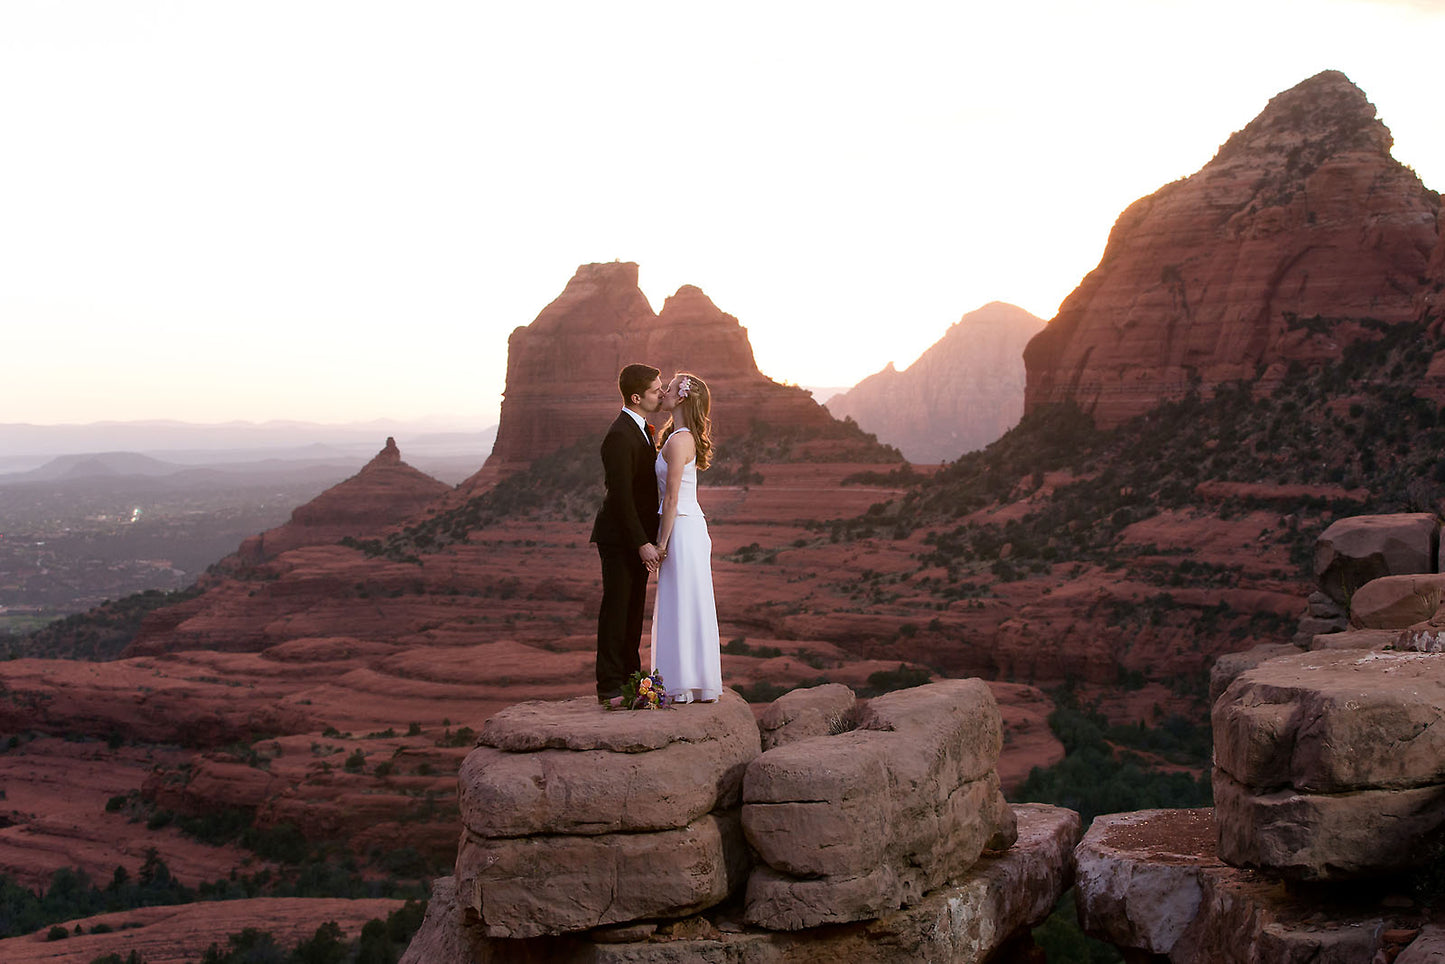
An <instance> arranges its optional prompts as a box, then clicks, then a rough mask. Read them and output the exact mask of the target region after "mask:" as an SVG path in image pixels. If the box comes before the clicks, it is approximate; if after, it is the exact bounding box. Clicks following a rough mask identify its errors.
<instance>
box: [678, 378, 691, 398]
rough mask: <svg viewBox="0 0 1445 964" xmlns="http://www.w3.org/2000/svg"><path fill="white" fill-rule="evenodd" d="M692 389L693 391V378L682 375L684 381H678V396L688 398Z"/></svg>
mask: <svg viewBox="0 0 1445 964" xmlns="http://www.w3.org/2000/svg"><path fill="white" fill-rule="evenodd" d="M691 391H692V379H691V378H688V377H687V376H686V375H684V376H682V381H680V382H678V383H677V397H678V398H687V396H688V394H689V393H690V392H691Z"/></svg>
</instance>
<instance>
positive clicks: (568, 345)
mask: <svg viewBox="0 0 1445 964" xmlns="http://www.w3.org/2000/svg"><path fill="white" fill-rule="evenodd" d="M634 362H641V363H644V364H649V365H652V366H653V367H655V368H659V369H661V370H662V372H663V379H664V381H666V380H667V378H669V377H670V376H671V375H672V373H674V372H676V371H679V370H687V371H691V372H694V373H696V374H697V375H699V376H701V377H702V378H703V379H704V380H705V381H706V382H707V384H708V387H709V388H711V389H712V393H713V425H714V428H715V429H716V431H717V433H718V434H719V435H720V436H723V437H727V436H737V435H740V434H743V433H745V432H746V431H747V430H748V428H749V427H750V425H751V424H752V423H754V422H766V423H769V424H772V425H801V426H805V427H806V426H810V425H816V426H820V427H821V426H826V425H828V424H830V423H831V422H832V419H831V417H830V416H829V415H828V413H827V411H825V410H824V409H823V407H822V406H821V405H819V404H818V403H817V402H815V401H813V398H812V396H811V395H810V394H809V393H808V392H806V391H804V390H803V389H800V388H795V387H788V386H784V385H780V384H778V383H776V382H774V381H772V380H771V379H769V378H767V377H766V376H765V375H763V374H762V373H761V372H759V371H758V366H757V363H756V362H754V360H753V349H752V345H751V344H749V342H748V333H747V329H746V328H744V327H743V326H742V325H740V324H739V323H738V320H737V319H736V318H734V317H733V316H732V315H729V314H725V313H724V312H722V311H721V310H719V309H718V307H717V306H716V305H714V304H713V303H712V301H711V300H710V299H709V298H708V296H707V295H705V294H703V292H702V291H701V290H700V289H698V288H695V287H693V286H692V285H684V286H683V287H682V288H680V289H678V291H677V293H676V294H675V295H673V296H672V297H670V298H668V299H667V300H666V301H665V302H663V306H662V311H661V312H660V313H654V312H653V310H652V306H651V305H650V304H648V301H647V298H646V297H645V296H644V295H643V293H642V291H641V289H640V288H638V286H637V265H636V264H633V263H631V262H611V263H607V264H585V265H582V266H581V267H580V268H578V269H577V273H576V274H575V275H573V276H572V280H571V281H569V282H568V283H567V287H566V289H565V290H564V291H563V292H562V294H561V295H559V296H558V297H557V300H555V301H553V302H552V303H551V304H550V305H548V306H547V307H546V308H544V309H542V313H541V314H539V315H538V316H537V318H536V320H535V321H533V322H532V323H531V324H530V325H527V326H526V327H524V328H518V329H516V330H515V331H513V332H512V335H511V337H510V338H509V339H508V340H507V389H506V394H505V396H504V398H503V401H502V413H501V422H500V424H499V426H498V428H497V441H496V444H495V445H494V446H493V447H492V455H491V458H490V459H488V460H487V466H486V469H485V470H484V471H487V472H488V473H500V474H506V473H507V472H509V471H511V470H514V469H516V468H520V467H523V466H525V465H527V464H529V463H530V462H531V461H532V460H534V459H536V458H537V457H539V456H542V455H546V454H547V453H548V452H551V451H555V450H556V449H559V448H564V447H566V446H568V445H571V444H572V443H574V442H576V441H578V440H580V439H583V438H586V437H589V436H599V437H600V436H601V434H602V433H603V432H604V431H606V429H607V426H608V424H609V423H610V422H611V420H612V419H613V418H614V417H615V416H616V414H617V412H618V411H619V410H620V409H621V407H622V397H621V395H620V394H619V393H618V390H617V373H618V372H619V371H621V369H622V368H623V367H624V366H626V365H629V364H632V363H634ZM653 420H654V422H660V421H661V419H660V418H657V417H655V418H654V419H653Z"/></svg>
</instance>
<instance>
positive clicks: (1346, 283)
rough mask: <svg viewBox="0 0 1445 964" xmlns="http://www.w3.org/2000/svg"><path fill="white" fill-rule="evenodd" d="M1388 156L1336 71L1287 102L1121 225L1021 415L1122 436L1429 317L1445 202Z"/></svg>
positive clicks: (1034, 368)
mask: <svg viewBox="0 0 1445 964" xmlns="http://www.w3.org/2000/svg"><path fill="white" fill-rule="evenodd" d="M1391 143H1392V138H1391V136H1390V132H1389V130H1388V129H1387V128H1386V127H1385V125H1384V124H1382V123H1381V122H1380V121H1379V120H1377V119H1376V118H1375V108H1374V106H1373V105H1372V104H1370V102H1369V101H1368V100H1366V99H1365V95H1364V94H1363V93H1362V92H1361V91H1360V90H1359V89H1358V88H1357V87H1355V86H1354V85H1353V84H1352V83H1350V81H1349V79H1348V78H1346V77H1345V76H1344V75H1343V74H1341V73H1339V72H1338V71H1326V72H1324V73H1321V74H1318V75H1316V76H1315V77H1312V78H1310V79H1309V80H1307V81H1305V82H1304V83H1302V84H1300V85H1298V86H1297V87H1294V88H1292V89H1290V90H1287V91H1285V92H1284V93H1282V94H1280V95H1278V96H1277V97H1275V98H1274V99H1273V100H1271V101H1270V102H1269V105H1268V106H1267V107H1266V108H1265V109H1264V111H1263V112H1262V113H1261V114H1260V115H1259V116H1258V117H1257V118H1255V119H1254V121H1252V122H1251V123H1250V124H1249V126H1248V127H1246V128H1245V129H1244V130H1242V131H1239V132H1238V133H1236V134H1234V135H1233V136H1232V137H1230V138H1229V140H1228V141H1227V142H1226V143H1225V144H1224V146H1223V147H1221V148H1220V149H1219V153H1218V154H1216V155H1215V157H1214V159H1213V160H1211V161H1210V162H1209V163H1208V164H1206V165H1205V166H1204V167H1203V168H1202V169H1201V170H1200V171H1199V172H1198V173H1196V174H1194V175H1192V176H1191V177H1188V178H1184V179H1183V180H1180V181H1176V182H1174V183H1173V184H1169V185H1166V186H1165V187H1162V188H1160V189H1159V190H1158V191H1156V192H1154V193H1153V194H1151V195H1149V196H1148V197H1145V198H1142V199H1140V200H1139V201H1136V202H1135V203H1134V204H1132V205H1131V206H1130V207H1129V208H1128V209H1127V210H1126V211H1125V212H1124V213H1123V214H1122V215H1120V217H1119V220H1118V221H1117V222H1116V223H1115V225H1114V230H1113V231H1112V233H1111V234H1110V237H1109V244H1108V246H1107V248H1106V249H1105V251H1104V257H1103V259H1102V260H1101V261H1100V262H1099V266H1098V267H1097V268H1095V269H1094V270H1093V271H1092V272H1090V274H1089V275H1088V276H1087V277H1086V278H1085V279H1084V280H1083V282H1081V283H1080V285H1079V287H1078V288H1076V289H1075V290H1074V292H1073V293H1072V294H1071V295H1070V296H1069V297H1068V298H1067V299H1066V300H1065V301H1064V303H1063V305H1062V306H1061V307H1060V309H1059V313H1058V315H1057V316H1056V317H1055V318H1054V319H1053V320H1052V321H1050V322H1049V325H1048V327H1047V328H1045V329H1044V331H1043V332H1041V333H1040V334H1039V335H1038V336H1037V337H1036V338H1034V340H1033V341H1032V342H1030V343H1029V346H1028V348H1027V350H1026V351H1025V352H1024V361H1025V363H1026V365H1027V367H1028V388H1027V391H1026V393H1025V408H1026V409H1028V410H1031V409H1033V408H1036V407H1038V406H1040V405H1044V404H1047V403H1050V402H1059V401H1065V400H1072V401H1075V402H1077V403H1078V404H1079V405H1081V406H1082V407H1083V408H1085V409H1086V410H1091V411H1092V412H1093V414H1094V419H1095V421H1096V422H1097V423H1098V424H1099V425H1101V426H1104V427H1109V426H1113V425H1117V424H1119V423H1120V422H1122V421H1124V420H1125V419H1128V418H1129V417H1131V416H1133V415H1137V414H1139V413H1141V412H1144V411H1147V410H1149V409H1150V408H1153V407H1154V406H1155V405H1157V404H1158V403H1159V402H1161V401H1164V400H1166V399H1170V398H1177V397H1179V396H1180V395H1182V394H1184V392H1185V391H1186V390H1187V389H1188V387H1189V386H1190V384H1191V382H1192V381H1194V380H1196V379H1197V380H1198V381H1199V382H1200V383H1201V386H1202V387H1203V388H1204V390H1205V391H1208V389H1209V388H1210V387H1211V386H1213V385H1216V384H1219V383H1221V382H1225V381H1231V380H1235V379H1249V380H1254V379H1257V378H1260V377H1261V375H1263V376H1264V379H1265V380H1266V381H1268V380H1270V376H1271V373H1270V372H1269V371H1267V369H1273V372H1274V373H1279V372H1282V371H1283V369H1284V367H1285V366H1286V365H1288V363H1289V362H1290V361H1294V360H1299V361H1303V362H1306V363H1309V362H1316V361H1321V360H1326V359H1332V358H1335V357H1337V356H1338V354H1339V350H1340V347H1341V345H1342V344H1344V343H1346V342H1348V341H1350V340H1352V339H1354V338H1357V337H1360V335H1361V333H1362V331H1363V329H1362V328H1361V326H1360V325H1358V324H1356V323H1354V322H1353V321H1352V320H1358V319H1377V320H1379V321H1383V322H1398V321H1403V320H1411V319H1413V318H1415V317H1417V316H1418V312H1419V308H1418V307H1417V306H1416V305H1415V304H1414V301H1415V299H1416V296H1417V295H1418V294H1419V293H1420V292H1421V290H1422V288H1423V287H1424V285H1423V284H1422V279H1423V278H1424V276H1425V274H1426V271H1427V269H1428V268H1429V265H1430V261H1431V257H1432V252H1434V253H1435V254H1436V255H1439V251H1438V240H1439V227H1438V224H1437V217H1438V212H1439V208H1440V201H1439V197H1438V195H1436V194H1435V193H1434V192H1432V191H1430V190H1429V189H1427V188H1426V187H1425V186H1424V185H1423V184H1421V183H1420V180H1419V178H1417V177H1416V176H1415V174H1414V172H1412V171H1410V170H1409V169H1408V168H1406V167H1403V166H1402V165H1400V164H1399V163H1398V162H1396V161H1395V160H1394V159H1393V158H1392V157H1391V156H1390V145H1391ZM1316 316H1321V317H1320V318H1316Z"/></svg>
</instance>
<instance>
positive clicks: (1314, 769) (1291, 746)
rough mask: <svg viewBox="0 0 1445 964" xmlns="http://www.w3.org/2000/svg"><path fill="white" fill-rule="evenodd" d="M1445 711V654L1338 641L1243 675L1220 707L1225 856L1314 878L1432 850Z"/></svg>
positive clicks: (1442, 788) (1439, 808)
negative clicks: (1339, 645) (1368, 648)
mask: <svg viewBox="0 0 1445 964" xmlns="http://www.w3.org/2000/svg"><path fill="white" fill-rule="evenodd" d="M1442 718H1445V654H1426V653H1398V652H1360V651H1358V650H1326V651H1319V652H1310V653H1302V654H1299V655H1296V656H1286V657H1281V658H1279V659H1274V660H1270V661H1268V662H1265V663H1262V664H1260V665H1259V666H1257V667H1255V668H1254V669H1251V670H1249V671H1247V672H1245V673H1243V674H1241V675H1240V676H1239V677H1238V678H1237V679H1236V680H1235V681H1234V682H1233V683H1231V684H1230V686H1229V688H1228V689H1227V690H1226V691H1225V692H1224V694H1223V695H1222V696H1221V697H1220V698H1219V699H1218V700H1217V701H1216V702H1215V704H1214V708H1213V712H1212V720H1213V729H1214V759H1215V766H1216V770H1215V781H1214V785H1215V807H1216V822H1217V825H1218V827H1219V855H1220V857H1221V858H1223V859H1224V860H1226V861H1228V862H1229V863H1232V864H1237V865H1240V866H1249V867H1259V868H1262V869H1265V870H1270V871H1274V872H1277V873H1280V874H1284V875H1287V876H1291V877H1297V878H1302V879H1309V880H1335V879H1349V878H1353V877H1361V876H1371V875H1377V874H1383V873H1391V872H1395V871H1399V870H1404V869H1408V868H1410V867H1413V866H1416V865H1418V864H1419V863H1420V862H1421V861H1422V860H1425V859H1428V855H1429V853H1430V852H1431V849H1430V848H1431V846H1432V845H1433V844H1434V843H1435V842H1436V841H1437V840H1439V839H1440V835H1441V834H1442V832H1445V726H1437V725H1436V724H1437V723H1439V722H1440V721H1441V720H1442ZM1385 748H1389V752H1383V751H1384V749H1385Z"/></svg>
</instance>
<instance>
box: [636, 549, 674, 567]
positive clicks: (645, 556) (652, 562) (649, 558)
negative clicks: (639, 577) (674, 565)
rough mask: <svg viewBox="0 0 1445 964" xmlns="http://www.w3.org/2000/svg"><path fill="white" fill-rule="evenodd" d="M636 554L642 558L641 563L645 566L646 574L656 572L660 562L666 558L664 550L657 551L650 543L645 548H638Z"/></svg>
mask: <svg viewBox="0 0 1445 964" xmlns="http://www.w3.org/2000/svg"><path fill="white" fill-rule="evenodd" d="M637 554H638V555H639V556H641V557H642V562H643V564H644V565H646V566H647V571H648V572H657V570H658V569H659V568H661V566H662V560H664V559H666V558H667V550H666V549H659V548H658V547H657V546H655V545H653V544H652V543H650V542H649V543H648V544H647V545H645V546H639V547H638V549H637Z"/></svg>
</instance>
